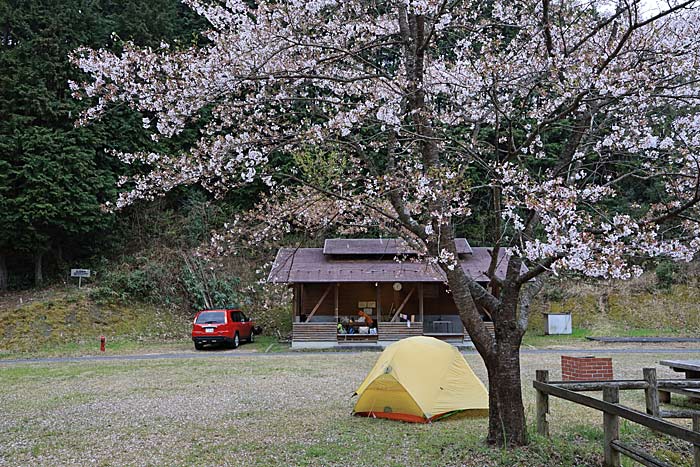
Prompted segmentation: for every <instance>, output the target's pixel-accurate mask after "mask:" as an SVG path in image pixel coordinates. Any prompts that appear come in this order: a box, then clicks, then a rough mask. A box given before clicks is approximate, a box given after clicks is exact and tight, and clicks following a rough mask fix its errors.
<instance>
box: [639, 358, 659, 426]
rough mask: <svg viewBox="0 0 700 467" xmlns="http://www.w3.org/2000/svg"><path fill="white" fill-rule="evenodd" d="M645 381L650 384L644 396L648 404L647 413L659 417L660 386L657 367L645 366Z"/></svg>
mask: <svg viewBox="0 0 700 467" xmlns="http://www.w3.org/2000/svg"><path fill="white" fill-rule="evenodd" d="M642 371H643V373H644V381H646V383H647V384H648V385H649V386H647V388H646V389H645V390H644V396H645V399H646V404H647V413H648V414H649V415H652V416H654V417H658V416H659V414H660V412H659V386H658V384H657V382H656V368H644V369H643V370H642Z"/></svg>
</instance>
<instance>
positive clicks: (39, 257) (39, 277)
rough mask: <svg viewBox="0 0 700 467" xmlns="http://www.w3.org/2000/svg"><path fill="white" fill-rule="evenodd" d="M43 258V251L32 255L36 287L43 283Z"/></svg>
mask: <svg viewBox="0 0 700 467" xmlns="http://www.w3.org/2000/svg"><path fill="white" fill-rule="evenodd" d="M43 260H44V252H43V251H42V252H40V253H36V254H35V255H34V285H35V286H37V287H38V286H40V285H41V284H43V283H44V274H43V272H42V270H41V263H42V262H43Z"/></svg>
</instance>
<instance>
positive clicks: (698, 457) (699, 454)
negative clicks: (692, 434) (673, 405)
mask: <svg viewBox="0 0 700 467" xmlns="http://www.w3.org/2000/svg"><path fill="white" fill-rule="evenodd" d="M693 431H697V432H700V415H698V414H694V415H693ZM693 460H694V461H695V463H694V464H693V465H694V466H695V467H700V444H693Z"/></svg>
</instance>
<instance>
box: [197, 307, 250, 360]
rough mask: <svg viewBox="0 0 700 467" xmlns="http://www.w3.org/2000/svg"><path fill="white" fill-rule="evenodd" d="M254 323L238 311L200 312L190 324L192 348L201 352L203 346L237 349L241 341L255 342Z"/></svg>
mask: <svg viewBox="0 0 700 467" xmlns="http://www.w3.org/2000/svg"><path fill="white" fill-rule="evenodd" d="M256 331H257V328H256V326H255V322H254V321H252V320H251V319H248V318H247V317H246V315H245V314H243V312H242V311H241V310H239V309H235V308H234V309H229V308H227V309H222V310H202V311H200V312H198V313H197V314H196V315H195V317H194V322H193V323H192V340H193V341H194V348H195V349H197V350H202V349H203V348H204V346H205V345H225V346H227V347H231V348H234V349H235V348H237V347H238V346H239V345H240V343H241V339H246V340H247V341H248V342H253V341H254V340H255V334H256Z"/></svg>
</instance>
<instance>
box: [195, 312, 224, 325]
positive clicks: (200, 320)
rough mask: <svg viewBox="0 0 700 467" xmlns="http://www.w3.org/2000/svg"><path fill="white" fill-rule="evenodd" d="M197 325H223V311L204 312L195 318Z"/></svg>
mask: <svg viewBox="0 0 700 467" xmlns="http://www.w3.org/2000/svg"><path fill="white" fill-rule="evenodd" d="M195 323H197V324H224V312H223V311H205V312H204V313H200V315H199V316H197V321H195Z"/></svg>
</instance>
